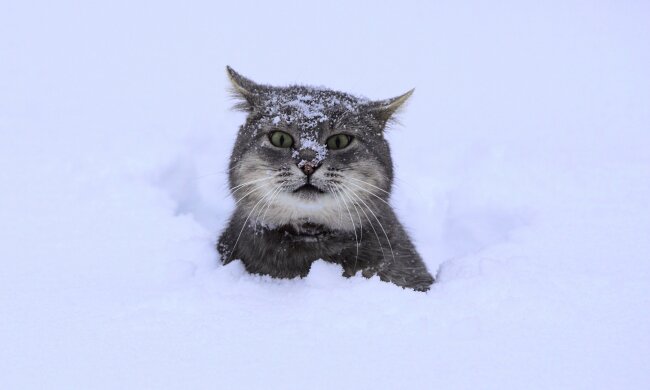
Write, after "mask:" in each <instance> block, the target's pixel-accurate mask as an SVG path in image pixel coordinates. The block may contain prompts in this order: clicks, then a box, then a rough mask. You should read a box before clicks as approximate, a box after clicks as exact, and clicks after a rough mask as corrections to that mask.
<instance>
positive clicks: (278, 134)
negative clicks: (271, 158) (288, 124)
mask: <svg viewBox="0 0 650 390" xmlns="http://www.w3.org/2000/svg"><path fill="white" fill-rule="evenodd" d="M269 139H270V140H271V143H272V144H273V146H277V147H278V148H289V147H291V145H293V138H291V136H290V135H289V134H288V133H285V132H284V131H279V130H276V131H274V132H272V133H271V134H270V135H269Z"/></svg>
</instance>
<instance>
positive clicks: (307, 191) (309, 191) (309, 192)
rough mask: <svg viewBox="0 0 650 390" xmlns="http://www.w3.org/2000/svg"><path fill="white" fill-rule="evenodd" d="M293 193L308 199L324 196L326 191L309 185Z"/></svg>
mask: <svg viewBox="0 0 650 390" xmlns="http://www.w3.org/2000/svg"><path fill="white" fill-rule="evenodd" d="M293 193H294V194H298V195H301V196H306V197H314V196H316V195H318V194H324V193H325V191H323V190H321V189H320V188H318V187H316V186H315V185H313V184H309V183H307V184H304V185H302V186H300V187H298V188H296V189H295V190H293Z"/></svg>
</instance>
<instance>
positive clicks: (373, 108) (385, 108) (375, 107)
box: [368, 88, 415, 125]
mask: <svg viewBox="0 0 650 390" xmlns="http://www.w3.org/2000/svg"><path fill="white" fill-rule="evenodd" d="M413 91H415V88H413V89H411V90H410V91H408V92H406V93H405V94H403V95H400V96H398V97H394V98H392V99H386V100H378V101H374V102H370V103H368V112H370V113H371V114H372V115H374V116H375V117H376V118H377V119H379V121H380V122H381V123H382V124H384V125H385V124H386V123H387V122H388V121H389V120H391V119H392V117H393V115H394V114H395V113H396V112H397V111H398V110H399V109H400V108H401V107H402V106H403V105H404V103H406V101H407V100H408V98H410V97H411V95H413Z"/></svg>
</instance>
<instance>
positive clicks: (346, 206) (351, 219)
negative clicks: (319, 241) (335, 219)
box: [341, 193, 359, 266]
mask: <svg viewBox="0 0 650 390" xmlns="http://www.w3.org/2000/svg"><path fill="white" fill-rule="evenodd" d="M341 200H343V204H344V205H345V208H346V209H347V210H348V215H350V222H352V229H354V241H355V242H356V244H357V254H356V256H355V257H354V262H355V266H356V262H357V259H358V258H359V239H358V238H357V227H356V226H355V224H354V219H353V218H352V213H351V212H350V208H349V207H348V202H346V201H345V198H344V197H343V193H341Z"/></svg>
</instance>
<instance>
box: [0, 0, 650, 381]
mask: <svg viewBox="0 0 650 390" xmlns="http://www.w3.org/2000/svg"><path fill="white" fill-rule="evenodd" d="M648 15H650V3H647V2H634V1H621V2H614V1H612V2H577V1H569V2H567V1H562V2H544V3H542V4H538V5H533V4H522V3H520V2H472V3H465V4H458V3H456V2H450V3H436V4H434V5H416V4H414V3H411V2H404V1H403V2H397V3H396V2H390V3H386V4H380V5H377V4H375V5H373V6H372V7H370V8H369V7H368V6H362V5H355V6H353V5H350V4H347V3H344V2H341V3H339V4H337V3H329V2H328V3H327V4H326V3H322V4H319V5H307V4H303V3H293V2H285V3H281V4H280V3H278V4H252V3H251V4H246V3H245V2H241V3H240V4H238V5H229V6H226V5H221V4H217V3H216V2H205V3H192V4H188V3H178V4H172V3H164V4H161V3H158V2H156V3H145V2H143V3H139V4H135V3H133V2H110V3H106V4H103V5H97V4H93V5H91V4H88V3H85V2H80V3H73V2H70V3H59V2H54V3H48V2H42V3H38V2H36V3H32V2H14V3H3V4H2V5H0V132H1V138H0V141H1V142H0V167H2V169H0V183H2V191H0V220H1V221H2V225H1V227H0V260H1V261H2V270H1V271H0V318H1V319H2V320H0V388H3V389H5V388H6V389H9V388H283V389H285V388H296V389H304V388H314V389H317V388H387V389H392V388H407V387H410V388H423V389H430V388H495V389H506V388H515V389H517V388H554V389H555V388H572V389H575V388H589V389H594V388H617V389H618V388H628V389H631V388H639V389H641V388H648V387H649V386H650V294H649V293H650V283H649V281H650V240H649V239H648V232H649V231H650V209H649V207H648V199H650V156H649V153H648V150H649V149H650V135H649V133H648V132H649V131H650V128H649V123H650V110H649V107H650V73H649V72H648V69H650V45H649V43H648V42H650V34H649V33H650V24H649V23H648ZM226 64H230V65H232V66H233V67H234V68H235V69H236V70H237V71H239V72H241V73H242V74H243V75H245V76H247V77H250V78H252V79H253V80H256V81H259V82H263V83H268V84H280V85H282V84H290V83H295V82H299V83H306V84H315V85H326V86H328V87H331V88H335V89H341V90H343V91H346V92H351V93H354V94H362V95H364V96H367V97H369V98H371V99H383V98H389V97H393V96H397V95H399V94H401V93H404V92H405V91H407V90H409V89H410V88H412V87H416V92H415V94H414V95H413V97H412V98H411V101H410V102H409V105H408V107H407V109H406V110H404V112H403V113H402V115H401V123H402V124H401V125H400V126H396V127H394V128H393V129H392V130H391V131H390V132H389V133H388V138H389V140H390V142H391V146H392V149H393V155H394V160H395V162H396V168H397V173H396V174H397V183H396V186H395V192H394V196H393V198H392V203H393V205H394V206H395V208H396V209H397V212H398V214H399V215H400V217H401V219H402V220H403V222H404V223H405V225H406V226H407V227H408V230H409V231H410V232H411V234H412V236H413V238H414V240H415V242H416V245H417V247H418V248H419V250H420V251H421V253H422V255H423V257H424V258H425V261H426V262H427V264H428V266H429V267H430V269H431V270H433V271H435V270H439V275H438V277H439V279H438V282H437V283H436V284H435V285H434V287H433V288H432V290H431V291H430V292H428V293H426V294H422V293H416V292H412V291H408V290H402V289H400V288H397V287H395V286H392V285H390V284H386V283H382V282H380V281H378V280H374V279H373V280H366V279H363V278H360V277H359V278H353V279H344V278H342V277H340V272H341V271H340V269H337V267H336V266H333V265H330V264H326V263H324V262H317V263H315V264H314V267H313V269H312V271H311V273H310V275H309V276H308V277H307V278H305V279H302V280H273V279H269V278H265V277H258V276H251V275H247V274H246V273H245V272H244V271H243V269H242V266H241V264H240V263H238V262H235V263H233V264H230V265H228V266H226V267H221V266H219V265H218V263H217V257H216V252H215V250H214V249H213V244H214V242H215V240H216V237H217V234H218V232H219V230H220V229H221V228H222V227H223V226H224V224H225V219H226V218H227V217H228V215H229V213H230V211H231V209H232V207H233V201H232V200H231V199H230V198H229V196H228V193H227V190H226V188H227V187H226V176H225V173H224V172H225V171H226V164H227V160H228V154H229V152H230V148H231V146H232V144H233V142H234V135H235V132H236V129H237V127H238V125H239V123H240V122H241V121H242V120H243V114H241V113H236V112H232V111H230V110H229V107H230V106H231V105H232V103H233V102H232V101H230V100H229V99H228V95H227V92H226V87H227V77H226V74H225V70H224V67H225V65H226Z"/></svg>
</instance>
